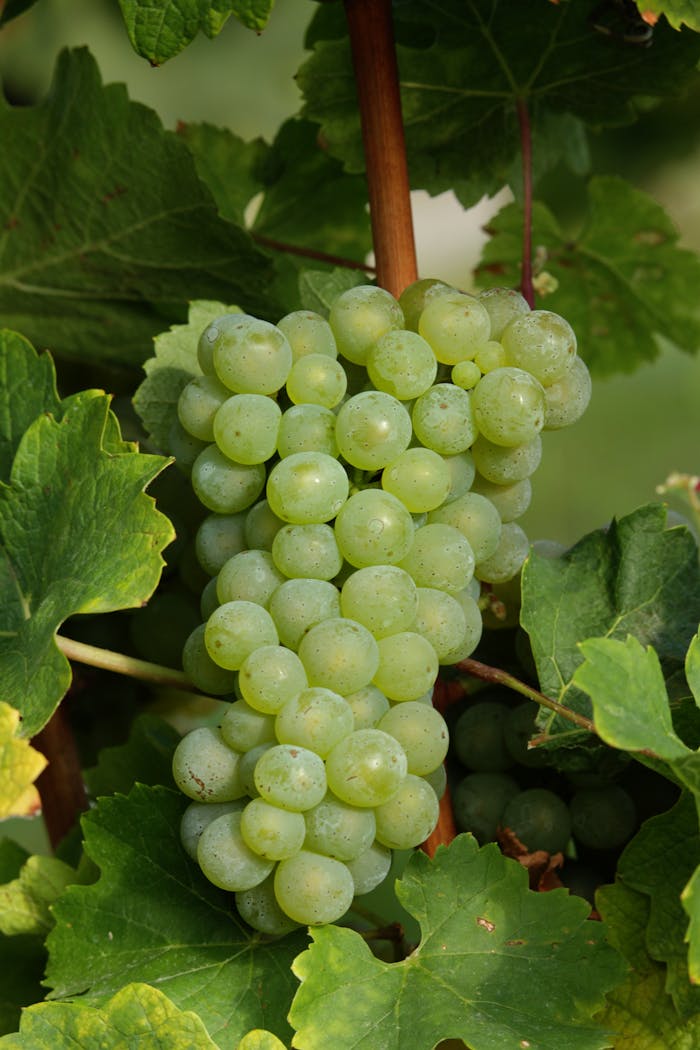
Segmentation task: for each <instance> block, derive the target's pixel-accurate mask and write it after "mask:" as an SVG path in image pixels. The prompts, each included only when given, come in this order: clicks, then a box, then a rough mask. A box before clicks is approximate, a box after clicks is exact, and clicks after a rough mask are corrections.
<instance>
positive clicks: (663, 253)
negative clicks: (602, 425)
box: [476, 176, 700, 375]
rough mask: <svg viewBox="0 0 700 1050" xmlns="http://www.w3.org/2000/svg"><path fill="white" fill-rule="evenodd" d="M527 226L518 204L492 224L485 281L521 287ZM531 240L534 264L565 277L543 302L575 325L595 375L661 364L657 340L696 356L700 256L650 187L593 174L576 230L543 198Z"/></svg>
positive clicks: (481, 273)
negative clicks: (566, 227) (683, 242)
mask: <svg viewBox="0 0 700 1050" xmlns="http://www.w3.org/2000/svg"><path fill="white" fill-rule="evenodd" d="M522 223H523V216H522V209H521V208H520V207H519V206H518V205H516V204H510V205H507V206H506V207H505V208H504V209H503V210H502V211H501V212H500V213H499V214H498V215H497V216H496V217H495V218H494V219H493V220H492V222H491V223H490V225H489V230H490V232H491V233H492V234H493V236H492V238H491V240H490V241H488V242H487V244H486V246H485V248H484V252H483V256H482V260H481V262H480V264H479V267H478V268H477V271H476V280H477V282H478V283H479V284H480V285H482V286H483V285H493V284H505V285H514V286H515V285H517V284H519V282H520V264H521V259H522ZM532 237H533V250H534V255H535V260H536V266H537V267H538V268H539V269H540V270H543V271H546V273H548V274H551V276H553V277H554V278H555V279H556V281H557V282H558V286H557V288H556V290H555V291H554V292H552V293H551V294H549V295H548V296H547V299H546V301H545V303H544V304H543V305H545V306H546V307H547V309H551V310H554V311H555V312H557V313H560V314H562V316H564V317H566V319H567V320H568V321H569V322H570V323H571V325H572V326H573V328H574V330H575V331H576V334H577V337H578V343H579V351H580V354H581V356H582V357H583V358H584V359H585V360H586V362H587V364H588V365H589V366H590V368H591V370H592V371H593V372H595V373H597V374H599V375H607V374H610V373H612V372H631V371H632V370H633V369H634V368H636V367H637V366H638V365H639V364H641V363H642V362H643V361H653V360H654V359H655V358H656V357H657V356H658V354H659V350H660V346H659V343H658V339H657V337H658V336H662V337H663V338H664V339H666V340H670V341H671V342H673V343H675V344H676V346H678V347H679V348H680V349H681V350H685V351H687V352H690V353H693V352H695V351H696V350H697V349H698V347H699V346H700V314H698V310H697V306H696V297H695V289H697V287H698V284H699V283H700V258H699V257H698V255H697V254H696V253H695V252H692V251H690V250H688V249H686V248H680V247H679V246H678V239H679V232H678V230H677V229H676V227H675V226H674V224H673V222H672V221H671V219H670V218H669V217H668V215H667V214H666V213H665V212H664V210H663V208H662V207H661V206H660V205H659V204H657V203H656V201H654V200H652V198H651V197H649V196H648V195H647V194H646V193H643V192H642V191H641V190H637V189H634V187H632V186H630V185H629V184H628V183H626V182H625V181H624V180H623V179H619V178H616V177H614V176H600V177H597V178H593V179H591V181H590V183H589V185H588V214H587V216H586V218H585V220H584V222H583V225H582V227H581V229H580V230H579V232H578V234H576V235H575V236H573V237H572V236H571V233H570V232H564V231H563V230H562V229H561V228H560V227H559V225H558V224H557V221H556V219H555V218H554V216H553V215H552V213H551V212H550V211H549V210H548V209H547V208H546V207H545V206H544V205H543V204H535V206H534V209H533V234H532Z"/></svg>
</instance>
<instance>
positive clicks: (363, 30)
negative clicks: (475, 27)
mask: <svg viewBox="0 0 700 1050" xmlns="http://www.w3.org/2000/svg"><path fill="white" fill-rule="evenodd" d="M345 15H346V19H347V24H348V32H349V35H350V47H351V49H352V60H353V66H354V69H355V85H356V88H357V96H358V102H359V109H360V122H361V126H362V140H363V144H364V152H365V161H366V168H367V190H368V194H369V211H370V219H371V222H372V240H373V244H374V255H375V259H376V264H377V265H376V269H377V283H378V284H379V285H380V286H381V287H382V288H385V289H386V290H387V291H389V292H391V294H392V295H394V296H397V297H398V296H399V295H400V294H401V292H402V291H403V290H404V288H405V287H406V286H407V285H409V284H411V283H412V282H413V281H415V280H416V278H417V276H418V267H417V263H416V248H415V241H414V237H413V216H412V213H411V194H410V185H409V180H408V163H407V160H406V140H405V135H404V127H403V120H402V116H401V91H400V87H399V71H398V63H397V59H396V50H395V47H394V29H393V23H392V17H391V0H345Z"/></svg>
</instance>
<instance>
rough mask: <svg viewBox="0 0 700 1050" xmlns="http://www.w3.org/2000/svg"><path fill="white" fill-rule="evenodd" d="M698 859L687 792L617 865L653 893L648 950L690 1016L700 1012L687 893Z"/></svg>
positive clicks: (630, 881) (637, 886) (698, 840)
mask: <svg viewBox="0 0 700 1050" xmlns="http://www.w3.org/2000/svg"><path fill="white" fill-rule="evenodd" d="M698 864H700V837H699V836H698V814H697V809H696V805H695V801H694V799H693V797H692V795H690V794H689V793H684V794H683V795H682V796H681V798H680V799H679V801H678V802H677V803H676V805H675V806H674V807H673V808H672V809H670V810H669V811H668V812H667V813H661V814H659V815H658V816H655V817H651V818H650V819H649V820H647V821H646V822H645V823H644V824H643V825H642V828H641V830H640V831H638V832H637V834H636V835H635V837H634V838H633V839H632V841H631V842H630V843H629V844H628V845H627V846H626V847H625V849H624V851H623V853H622V856H621V857H620V860H619V862H618V867H617V875H618V878H619V879H620V880H621V881H622V882H623V884H624V885H625V886H627V887H629V888H631V889H633V890H636V891H637V892H638V893H643V894H644V895H645V896H646V897H647V898H648V902H649V921H648V923H647V925H646V930H645V944H646V950H647V951H648V953H649V955H650V956H651V958H652V959H655V960H656V961H657V962H662V963H664V964H665V965H666V967H667V971H666V980H665V989H666V991H667V993H668V994H669V995H670V996H671V997H672V998H673V1002H674V1004H675V1007H676V1009H677V1010H678V1012H679V1014H680V1015H681V1016H682V1017H683V1018H685V1019H687V1018H690V1017H693V1016H694V1015H697V1014H698V1013H699V1012H700V985H698V984H692V983H691V980H690V978H689V974H688V945H687V944H686V943H685V940H684V937H685V933H686V929H687V926H688V916H687V914H686V913H685V911H684V910H683V906H682V903H681V892H682V891H683V889H684V887H685V886H686V884H687V883H688V880H689V879H690V878H691V876H692V875H693V873H694V871H695V870H696V868H697V866H698ZM696 918H697V916H696Z"/></svg>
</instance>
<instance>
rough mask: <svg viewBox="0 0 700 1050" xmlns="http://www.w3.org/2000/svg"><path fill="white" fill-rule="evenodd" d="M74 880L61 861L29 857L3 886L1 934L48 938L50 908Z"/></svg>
mask: <svg viewBox="0 0 700 1050" xmlns="http://www.w3.org/2000/svg"><path fill="white" fill-rule="evenodd" d="M75 877H76V876H75V871H74V870H73V868H71V867H69V866H68V864H64V863H63V861H62V860H57V859H56V858H55V857H38V856H37V857H30V858H29V859H28V860H27V862H26V864H25V865H24V866H23V868H22V870H21V872H20V873H19V876H18V877H17V878H16V879H14V880H13V881H12V882H8V883H6V884H5V885H4V886H0V932H1V933H4V934H6V935H7V936H14V935H15V934H18V933H36V934H39V935H40V936H42V937H43V936H45V935H46V934H47V933H48V931H49V930H50V929H51V927H52V926H53V919H52V918H51V915H50V913H49V908H50V906H51V905H52V904H53V903H54V901H55V900H56V899H57V897H59V896H60V894H61V893H62V892H63V890H64V889H65V888H66V886H68V885H70V883H71V882H75Z"/></svg>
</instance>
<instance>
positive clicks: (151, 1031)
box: [0, 983, 217, 1050]
mask: <svg viewBox="0 0 700 1050" xmlns="http://www.w3.org/2000/svg"><path fill="white" fill-rule="evenodd" d="M57 1040H58V1041H59V1042H58V1045H59V1046H66V1047H67V1046H76V1047H81V1050H217V1047H216V1044H215V1043H214V1042H213V1041H212V1040H211V1038H210V1037H209V1035H208V1034H207V1030H206V1028H205V1027H204V1025H203V1023H202V1021H201V1020H200V1018H199V1017H198V1016H197V1014H195V1013H193V1012H192V1011H189V1010H187V1011H184V1010H180V1009H178V1008H177V1007H176V1006H174V1005H173V1003H171V1002H170V1000H169V999H168V998H167V996H165V995H163V993H162V992H160V991H158V989H156V988H151V987H150V986H149V985H147V984H136V983H134V984H128V985H127V986H126V987H125V988H122V989H121V990H120V991H118V992H117V993H116V995H114V996H113V997H112V998H111V999H110V1000H109V1001H108V1002H106V1003H105V1004H104V1006H102V1007H95V1006H89V1005H85V1004H83V1003H37V1004H36V1005H35V1006H31V1007H29V1009H27V1010H24V1011H23V1013H22V1022H21V1025H20V1030H19V1032H18V1033H17V1034H15V1035H6V1036H5V1037H4V1038H3V1039H0V1047H1V1048H2V1050H55V1047H56V1045H57Z"/></svg>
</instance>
